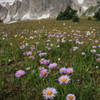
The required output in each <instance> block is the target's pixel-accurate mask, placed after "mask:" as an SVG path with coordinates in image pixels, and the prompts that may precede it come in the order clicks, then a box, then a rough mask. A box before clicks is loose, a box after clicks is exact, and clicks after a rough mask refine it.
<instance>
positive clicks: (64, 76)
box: [58, 75, 71, 84]
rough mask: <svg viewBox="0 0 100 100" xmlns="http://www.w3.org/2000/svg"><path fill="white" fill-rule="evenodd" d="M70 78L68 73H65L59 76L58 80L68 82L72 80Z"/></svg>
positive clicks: (63, 82)
mask: <svg viewBox="0 0 100 100" xmlns="http://www.w3.org/2000/svg"><path fill="white" fill-rule="evenodd" d="M70 80H71V79H70V78H69V76H67V75H63V76H61V77H59V79H58V81H59V83H60V84H68V83H69V82H70Z"/></svg>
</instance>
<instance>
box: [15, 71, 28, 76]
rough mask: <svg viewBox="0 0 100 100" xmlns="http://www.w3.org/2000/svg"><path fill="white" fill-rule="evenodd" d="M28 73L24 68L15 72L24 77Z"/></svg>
mask: <svg viewBox="0 0 100 100" xmlns="http://www.w3.org/2000/svg"><path fill="white" fill-rule="evenodd" d="M25 74H26V72H25V71H24V70H18V71H17V72H16V73H15V76H16V77H22V76H24V75H25Z"/></svg>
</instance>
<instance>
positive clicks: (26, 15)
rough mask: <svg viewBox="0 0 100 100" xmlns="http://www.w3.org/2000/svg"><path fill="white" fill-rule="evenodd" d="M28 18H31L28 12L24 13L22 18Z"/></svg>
mask: <svg viewBox="0 0 100 100" xmlns="http://www.w3.org/2000/svg"><path fill="white" fill-rule="evenodd" d="M28 19H31V17H30V12H28V13H26V14H25V15H24V16H23V17H22V20H28Z"/></svg>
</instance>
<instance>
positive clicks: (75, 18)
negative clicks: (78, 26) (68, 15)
mask: <svg viewBox="0 0 100 100" xmlns="http://www.w3.org/2000/svg"><path fill="white" fill-rule="evenodd" d="M72 21H73V22H79V21H80V18H79V17H78V16H74V17H73V19H72Z"/></svg>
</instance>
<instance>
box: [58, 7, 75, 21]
mask: <svg viewBox="0 0 100 100" xmlns="http://www.w3.org/2000/svg"><path fill="white" fill-rule="evenodd" d="M76 15H77V11H76V10H73V9H72V8H71V7H70V6H69V7H67V8H66V10H65V11H64V12H60V13H59V14H58V16H57V18H56V19H57V20H71V19H72V18H73V17H74V16H76Z"/></svg>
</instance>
